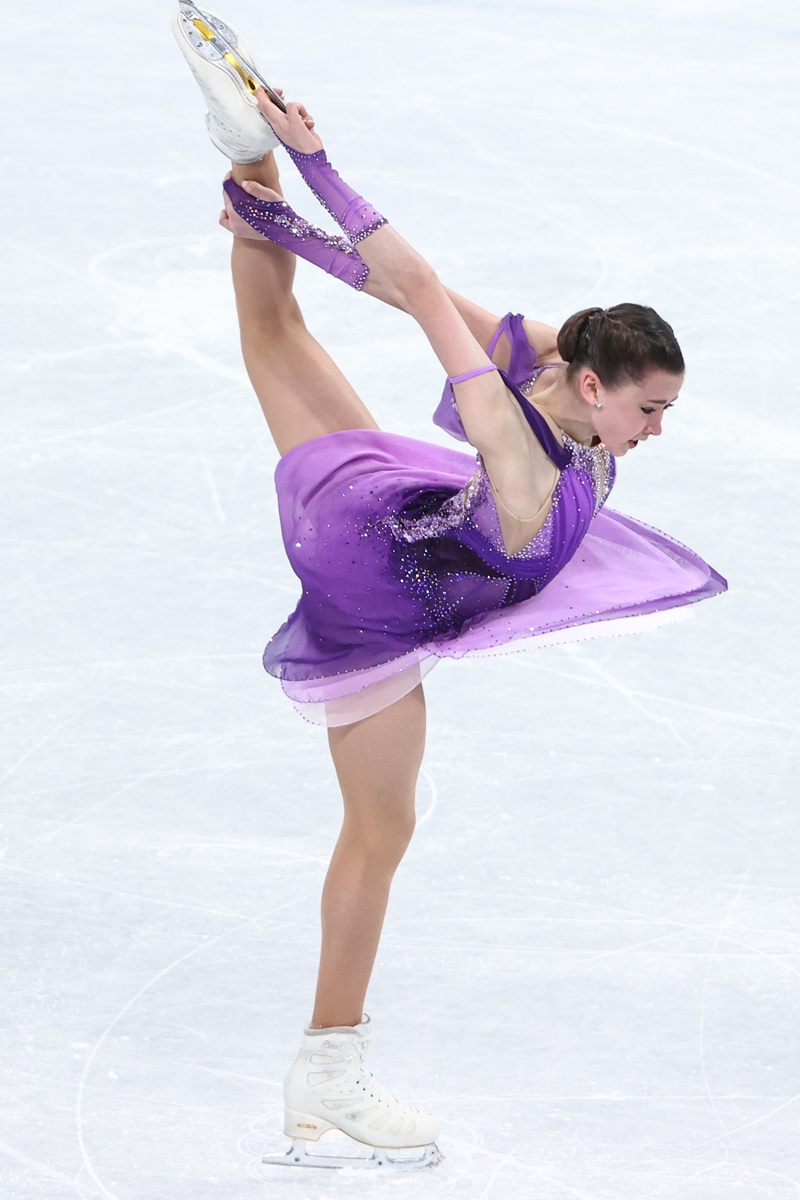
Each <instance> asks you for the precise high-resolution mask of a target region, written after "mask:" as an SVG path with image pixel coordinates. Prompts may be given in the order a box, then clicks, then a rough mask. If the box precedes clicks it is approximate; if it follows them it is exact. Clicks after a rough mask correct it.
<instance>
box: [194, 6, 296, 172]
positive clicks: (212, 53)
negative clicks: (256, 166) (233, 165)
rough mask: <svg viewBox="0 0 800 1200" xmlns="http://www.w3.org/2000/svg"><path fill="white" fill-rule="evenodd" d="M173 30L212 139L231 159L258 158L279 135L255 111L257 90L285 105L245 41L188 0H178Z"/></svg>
mask: <svg viewBox="0 0 800 1200" xmlns="http://www.w3.org/2000/svg"><path fill="white" fill-rule="evenodd" d="M172 32H173V34H174V35H175V41H176V42H177V43H178V46H179V48H180V50H181V53H182V54H183V56H184V58H185V59H186V61H187V63H188V64H189V67H190V69H191V71H192V74H193V75H194V77H195V79H196V80H197V82H198V84H199V85H200V90H201V91H202V93H203V97H204V99H205V102H206V106H207V108H208V112H207V114H206V125H207V127H208V133H209V136H210V138H211V141H212V142H213V143H214V145H215V146H216V148H217V149H218V150H220V151H221V152H222V153H223V154H224V155H225V156H226V158H230V159H231V160H232V161H233V162H238V163H249V162H258V160H259V159H261V158H263V157H264V155H265V154H266V153H267V151H268V150H273V149H274V148H275V146H277V145H278V139H277V138H276V136H275V134H274V133H273V132H272V129H271V128H270V126H269V123H268V122H267V121H266V120H265V119H264V117H262V115H261V113H260V112H259V109H258V102H257V100H256V91H257V90H258V88H260V87H262V88H264V90H265V91H266V92H267V93H268V95H269V97H270V99H271V100H272V102H273V104H277V105H278V107H279V108H280V109H281V110H283V111H285V105H284V103H283V101H282V100H281V98H280V96H279V95H278V93H277V92H276V91H275V90H274V89H273V88H272V87H270V85H269V84H268V83H267V81H266V79H265V78H264V76H263V73H262V72H261V70H260V68H259V67H258V65H257V63H256V60H255V56H254V54H253V52H252V50H251V49H250V47H249V46H248V44H247V42H246V41H245V40H244V38H243V37H242V36H241V34H239V33H237V32H236V30H235V29H233V28H232V27H231V26H230V25H226V23H225V22H224V21H223V20H221V19H220V18H219V17H218V16H216V15H215V14H214V13H212V12H208V11H207V10H206V9H201V8H198V7H197V5H196V4H194V3H193V2H192V0H180V4H179V7H178V11H177V12H176V13H175V15H174V17H173V19H172Z"/></svg>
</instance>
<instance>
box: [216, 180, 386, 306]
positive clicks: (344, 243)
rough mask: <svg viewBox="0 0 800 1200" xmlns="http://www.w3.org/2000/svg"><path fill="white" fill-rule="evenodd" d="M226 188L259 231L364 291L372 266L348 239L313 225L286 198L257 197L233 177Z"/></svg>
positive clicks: (245, 218)
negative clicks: (264, 198)
mask: <svg viewBox="0 0 800 1200" xmlns="http://www.w3.org/2000/svg"><path fill="white" fill-rule="evenodd" d="M223 187H224V188H225V191H226V192H227V193H228V195H229V196H230V199H231V203H232V204H233V207H234V208H235V210H236V212H237V213H238V215H239V216H240V217H241V218H242V219H243V220H244V221H247V224H248V225H249V226H250V227H251V229H255V231H256V233H260V234H261V236H262V237H264V238H267V240H268V241H270V242H274V243H275V244H276V245H277V246H284V247H285V248H286V249H287V250H291V251H292V253H293V254H296V255H297V256H298V258H304V259H306V261H307V262H310V263H313V264H314V266H315V267H320V268H321V269H322V270H323V271H327V273H328V274H329V275H332V276H333V277H334V279H341V281H342V283H346V284H348V285H349V286H350V287H351V288H355V290H356V291H357V292H360V291H361V290H362V288H363V287H364V283H365V281H366V278H367V276H368V275H369V267H368V266H367V264H366V263H365V262H364V260H363V258H362V257H361V255H360V254H359V253H358V251H357V250H356V248H355V246H354V245H353V244H352V242H349V241H348V240H347V238H344V237H340V236H339V235H338V234H331V233H326V232H325V230H324V229H318V228H317V227H316V225H311V224H310V222H308V221H306V220H304V218H303V217H299V216H298V215H297V213H296V212H295V211H294V210H293V209H292V208H290V207H289V205H288V204H287V203H286V201H285V200H258V199H256V197H255V196H251V195H250V194H249V192H246V191H245V190H244V188H241V187H239V185H238V183H234V181H233V180H232V179H226V180H225V183H224V184H223Z"/></svg>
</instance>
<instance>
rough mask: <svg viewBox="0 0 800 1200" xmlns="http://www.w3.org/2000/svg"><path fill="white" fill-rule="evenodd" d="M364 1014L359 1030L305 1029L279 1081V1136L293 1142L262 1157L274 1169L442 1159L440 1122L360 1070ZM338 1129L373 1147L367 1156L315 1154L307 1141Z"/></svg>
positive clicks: (393, 1166) (404, 1166) (398, 1165)
mask: <svg viewBox="0 0 800 1200" xmlns="http://www.w3.org/2000/svg"><path fill="white" fill-rule="evenodd" d="M368 1042H369V1017H366V1016H365V1017H364V1018H363V1020H362V1022H361V1024H360V1025H356V1026H353V1027H349V1026H337V1027H336V1028H333V1029H307V1030H306V1031H305V1034H304V1036H303V1044H302V1046H301V1047H300V1053H299V1054H298V1056H297V1058H296V1060H295V1062H294V1065H293V1067H292V1069H291V1070H290V1072H289V1074H288V1075H287V1077H286V1080H285V1082H284V1089H283V1090H284V1099H285V1102H286V1119H285V1123H284V1133H285V1134H286V1135H287V1137H289V1138H291V1139H292V1145H291V1148H290V1149H289V1150H288V1151H286V1153H285V1154H276V1155H267V1156H266V1157H265V1158H264V1160H263V1161H264V1162H265V1163H267V1164H269V1165H271V1166H286V1167H312V1168H327V1169H334V1170H338V1169H341V1168H345V1167H351V1168H357V1169H362V1170H363V1169H365V1168H366V1169H373V1170H374V1169H380V1168H386V1169H389V1170H400V1171H408V1170H418V1169H420V1168H422V1167H434V1166H436V1165H437V1164H438V1163H440V1162H441V1161H442V1158H443V1155H442V1153H441V1151H440V1150H439V1148H438V1146H437V1145H436V1138H437V1137H438V1136H439V1122H438V1120H437V1119H436V1117H434V1116H431V1115H430V1114H429V1113H423V1112H420V1111H418V1110H417V1109H415V1108H411V1107H410V1106H409V1105H408V1104H406V1103H405V1102H404V1101H402V1100H397V1099H396V1098H395V1097H394V1096H393V1095H392V1094H391V1092H388V1091H387V1090H386V1088H384V1087H382V1086H381V1084H379V1083H378V1082H377V1081H376V1080H375V1078H374V1077H373V1075H372V1074H371V1072H370V1071H368V1070H367V1069H366V1067H365V1066H364V1058H365V1056H366V1051H367V1045H368ZM331 1130H340V1131H341V1132H342V1133H345V1134H347V1135H348V1137H350V1138H352V1139H353V1140H354V1141H355V1142H359V1143H361V1145H363V1146H367V1147H370V1148H371V1149H372V1154H371V1155H369V1156H360V1157H359V1156H356V1155H353V1156H352V1157H351V1156H349V1155H339V1154H324V1153H313V1152H311V1151H310V1143H314V1142H318V1141H319V1139H320V1138H321V1137H322V1136H323V1135H324V1134H325V1133H328V1132H330V1131H331Z"/></svg>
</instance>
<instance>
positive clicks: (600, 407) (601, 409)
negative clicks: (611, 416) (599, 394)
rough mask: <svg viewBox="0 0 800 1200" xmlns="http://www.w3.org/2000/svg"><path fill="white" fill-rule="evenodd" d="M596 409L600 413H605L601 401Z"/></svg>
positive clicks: (596, 405)
mask: <svg viewBox="0 0 800 1200" xmlns="http://www.w3.org/2000/svg"><path fill="white" fill-rule="evenodd" d="M595 408H596V409H597V411H598V412H602V411H603V406H602V404H601V403H600V401H599V400H598V401H597V404H595Z"/></svg>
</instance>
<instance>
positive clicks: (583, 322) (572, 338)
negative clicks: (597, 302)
mask: <svg viewBox="0 0 800 1200" xmlns="http://www.w3.org/2000/svg"><path fill="white" fill-rule="evenodd" d="M603 312H604V310H603V309H602V308H583V309H581V311H580V312H576V313H573V315H572V316H571V317H568V318H567V320H566V321H565V322H564V324H563V325H562V326H561V329H560V330H559V333H558V342H557V345H558V353H559V354H560V355H561V357H562V359H563V360H564V362H567V363H569V362H572V360H573V359H574V357H575V355H576V353H577V350H578V343H579V342H580V340H581V337H582V336H583V334H584V333H585V332H586V330H587V329H588V326H589V322H590V321H591V320H592V318H593V317H598V316H602V315H603Z"/></svg>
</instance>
